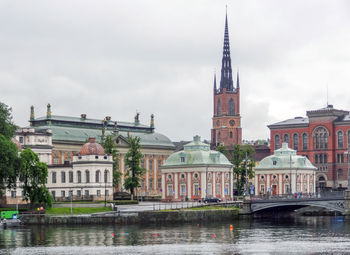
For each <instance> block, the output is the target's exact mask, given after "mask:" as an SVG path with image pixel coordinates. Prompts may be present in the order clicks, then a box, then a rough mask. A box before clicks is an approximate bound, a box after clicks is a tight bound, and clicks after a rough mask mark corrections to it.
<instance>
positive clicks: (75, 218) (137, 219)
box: [20, 210, 238, 225]
mask: <svg viewBox="0 0 350 255" xmlns="http://www.w3.org/2000/svg"><path fill="white" fill-rule="evenodd" d="M236 218H238V211H237V210H199V211H191V210H181V211H152V212H150V211H149V212H138V213H132V214H129V215H123V214H122V215H119V214H92V215H65V216H54V215H22V216H20V219H21V220H22V221H23V223H24V224H39V225H51V224H52V225H55V224H137V223H141V224H148V223H181V222H205V221H211V222H215V221H225V220H232V219H236Z"/></svg>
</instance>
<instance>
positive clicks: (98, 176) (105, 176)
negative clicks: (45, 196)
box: [52, 170, 109, 183]
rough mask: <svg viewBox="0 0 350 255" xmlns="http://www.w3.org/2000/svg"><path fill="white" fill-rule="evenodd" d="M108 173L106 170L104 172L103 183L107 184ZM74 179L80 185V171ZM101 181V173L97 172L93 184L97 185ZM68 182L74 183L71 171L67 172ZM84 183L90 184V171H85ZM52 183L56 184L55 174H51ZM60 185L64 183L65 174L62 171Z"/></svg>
mask: <svg viewBox="0 0 350 255" xmlns="http://www.w3.org/2000/svg"><path fill="white" fill-rule="evenodd" d="M108 173H109V171H108V170H105V171H104V180H103V182H108ZM76 178H77V182H78V183H82V172H81V171H77V174H76ZM101 181H102V180H101V171H100V170H97V171H96V172H95V182H96V183H99V182H101ZM68 182H69V183H73V182H74V174H73V171H69V172H68ZM85 182H86V183H90V171H89V170H85ZM52 183H57V172H52ZM61 183H66V172H64V171H62V172H61Z"/></svg>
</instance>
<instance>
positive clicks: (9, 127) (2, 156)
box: [0, 102, 20, 195]
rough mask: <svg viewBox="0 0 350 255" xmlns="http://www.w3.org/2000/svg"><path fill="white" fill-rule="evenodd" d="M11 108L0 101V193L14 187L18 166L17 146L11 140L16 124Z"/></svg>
mask: <svg viewBox="0 0 350 255" xmlns="http://www.w3.org/2000/svg"><path fill="white" fill-rule="evenodd" d="M11 111H12V109H11V108H10V107H8V106H7V105H6V104H4V103H2V102H0V194H1V195H3V194H4V192H5V189H6V188H8V189H14V188H15V187H16V180H17V176H18V172H19V167H20V160H19V158H18V149H17V146H16V145H15V144H14V143H13V142H12V141H11V138H12V137H14V135H15V131H16V128H17V126H16V125H15V124H14V123H13V122H12V115H11Z"/></svg>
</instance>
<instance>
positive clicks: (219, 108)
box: [217, 99, 221, 116]
mask: <svg viewBox="0 0 350 255" xmlns="http://www.w3.org/2000/svg"><path fill="white" fill-rule="evenodd" d="M217 111H218V112H217V115H218V116H221V102H220V99H219V100H218V109H217Z"/></svg>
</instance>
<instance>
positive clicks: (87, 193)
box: [85, 189, 89, 198]
mask: <svg viewBox="0 0 350 255" xmlns="http://www.w3.org/2000/svg"><path fill="white" fill-rule="evenodd" d="M85 197H86V198H87V197H89V190H88V189H86V190H85Z"/></svg>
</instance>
